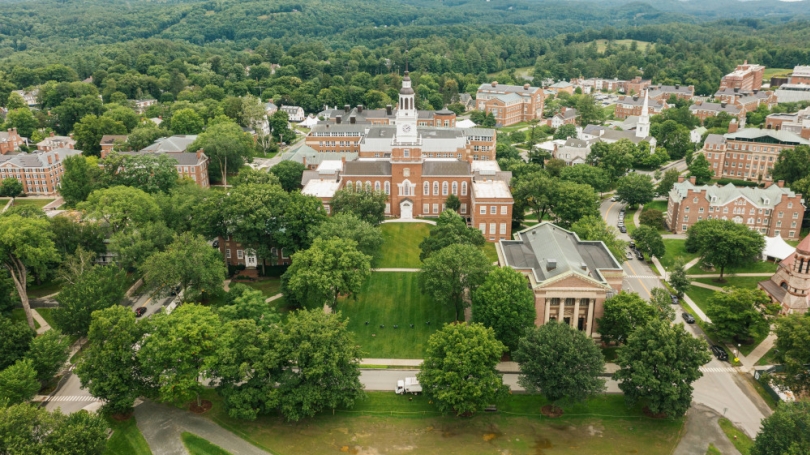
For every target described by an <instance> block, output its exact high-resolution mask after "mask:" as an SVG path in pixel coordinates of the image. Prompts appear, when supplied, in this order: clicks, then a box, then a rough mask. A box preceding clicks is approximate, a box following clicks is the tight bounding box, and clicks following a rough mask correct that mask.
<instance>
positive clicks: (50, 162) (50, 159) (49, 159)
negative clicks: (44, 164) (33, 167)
mask: <svg viewBox="0 0 810 455" xmlns="http://www.w3.org/2000/svg"><path fill="white" fill-rule="evenodd" d="M48 164H53V157H52V156H51V155H48Z"/></svg>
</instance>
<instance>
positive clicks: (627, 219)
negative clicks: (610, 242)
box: [624, 209, 638, 236]
mask: <svg viewBox="0 0 810 455" xmlns="http://www.w3.org/2000/svg"><path fill="white" fill-rule="evenodd" d="M637 211H638V209H635V210H630V209H627V210H625V211H624V227H626V228H627V235H630V236H632V235H633V231H635V230H636V225H635V223H633V216H634V215H635V214H636V212H637Z"/></svg>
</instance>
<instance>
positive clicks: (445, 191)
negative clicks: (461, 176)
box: [442, 182, 447, 196]
mask: <svg viewBox="0 0 810 455" xmlns="http://www.w3.org/2000/svg"><path fill="white" fill-rule="evenodd" d="M442 196H447V182H442Z"/></svg>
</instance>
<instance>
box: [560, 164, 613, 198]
mask: <svg viewBox="0 0 810 455" xmlns="http://www.w3.org/2000/svg"><path fill="white" fill-rule="evenodd" d="M560 178H561V179H563V180H568V181H570V182H574V183H579V184H583V185H589V186H590V187H591V188H593V190H594V191H596V192H597V193H603V192H605V191H607V190H608V188H610V178H609V177H608V175H607V172H605V170H604V169H602V168H599V167H593V166H566V167H565V168H563V170H562V171H561V172H560Z"/></svg>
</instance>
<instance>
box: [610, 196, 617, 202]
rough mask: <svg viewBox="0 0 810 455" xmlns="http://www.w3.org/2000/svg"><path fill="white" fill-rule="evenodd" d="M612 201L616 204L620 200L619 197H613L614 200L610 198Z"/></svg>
mask: <svg viewBox="0 0 810 455" xmlns="http://www.w3.org/2000/svg"><path fill="white" fill-rule="evenodd" d="M610 200H611V201H613V202H616V201H618V200H619V196H613V197H612V198H610Z"/></svg>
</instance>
